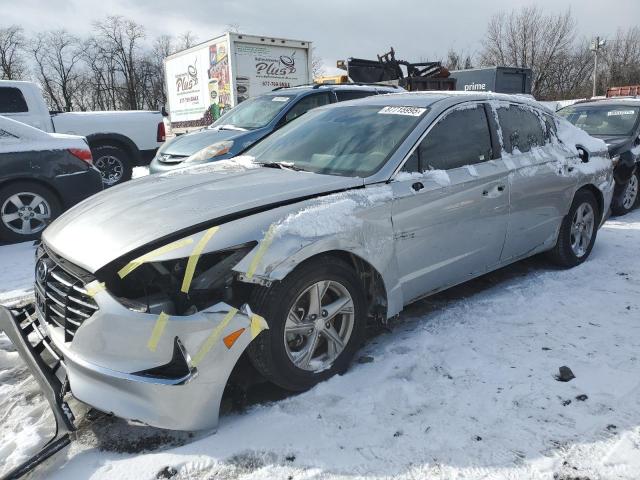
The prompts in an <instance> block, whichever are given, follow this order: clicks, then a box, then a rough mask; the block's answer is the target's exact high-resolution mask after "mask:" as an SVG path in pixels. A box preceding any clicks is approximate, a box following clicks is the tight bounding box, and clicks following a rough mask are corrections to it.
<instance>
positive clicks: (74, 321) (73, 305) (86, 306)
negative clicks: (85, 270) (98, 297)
mask: <svg viewBox="0 0 640 480" xmlns="http://www.w3.org/2000/svg"><path fill="white" fill-rule="evenodd" d="M57 260H58V259H57V258H54V257H53V255H49V254H48V253H47V252H46V251H44V249H41V250H40V251H39V255H38V261H37V262H36V283H35V289H34V290H35V296H36V308H37V311H38V315H39V316H40V318H42V319H44V321H45V322H47V323H50V324H51V325H54V326H57V327H60V328H62V329H63V330H64V334H65V335H64V336H65V342H70V341H71V340H73V337H74V335H75V334H76V331H77V330H78V328H79V327H80V325H82V322H84V321H85V320H86V319H87V318H89V317H91V315H93V314H94V313H95V312H96V311H97V310H98V305H97V304H96V302H95V301H94V300H93V298H92V297H90V296H89V295H88V294H87V291H86V290H85V288H84V287H85V285H86V283H88V282H87V278H80V277H79V276H77V275H75V274H74V273H72V272H71V271H70V269H68V268H66V269H65V268H63V267H62V266H61V265H60V263H59V262H58V261H57ZM65 264H67V262H65ZM67 265H68V264H67ZM85 277H86V276H85Z"/></svg>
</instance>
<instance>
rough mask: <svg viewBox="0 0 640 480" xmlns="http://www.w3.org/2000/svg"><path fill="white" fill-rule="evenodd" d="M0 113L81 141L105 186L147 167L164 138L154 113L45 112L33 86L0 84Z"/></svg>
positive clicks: (159, 117)
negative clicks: (72, 136)
mask: <svg viewBox="0 0 640 480" xmlns="http://www.w3.org/2000/svg"><path fill="white" fill-rule="evenodd" d="M0 115H3V116H5V117H8V118H11V119H13V120H17V121H19V122H22V123H26V124H28V125H31V126H33V127H36V128H39V129H41V130H44V131H45V132H57V133H69V134H75V135H82V136H84V137H86V138H87V141H88V142H89V146H90V147H91V153H92V154H93V164H94V165H95V166H96V167H97V168H98V169H99V170H100V171H101V172H102V180H103V182H104V184H105V186H111V185H115V184H117V183H120V182H123V181H125V180H128V179H130V178H131V172H132V170H133V167H134V166H138V165H147V164H149V162H150V161H151V159H152V158H153V157H154V155H155V153H156V150H157V149H158V147H159V146H160V145H161V144H162V142H164V140H165V124H164V121H163V117H162V114H161V113H160V112H152V111H114V112H68V113H67V112H63V113H51V112H49V109H48V108H47V104H46V103H45V101H44V97H43V96H42V91H41V90H40V87H39V86H38V85H36V84H35V83H33V82H22V81H15V80H0Z"/></svg>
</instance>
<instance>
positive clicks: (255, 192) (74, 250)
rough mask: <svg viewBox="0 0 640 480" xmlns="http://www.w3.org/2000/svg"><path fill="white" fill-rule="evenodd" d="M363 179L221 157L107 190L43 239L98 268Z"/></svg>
mask: <svg viewBox="0 0 640 480" xmlns="http://www.w3.org/2000/svg"><path fill="white" fill-rule="evenodd" d="M223 163H224V165H222V166H221V165H220V164H223ZM231 164H233V166H231V167H230V165H231ZM363 184H364V181H363V179H361V178H351V177H338V176H331V175H320V174H315V173H308V172H295V171H292V170H281V169H277V168H266V167H256V168H245V167H241V166H239V165H238V164H237V163H235V162H233V161H224V162H216V163H214V164H207V165H204V166H199V167H198V166H196V167H191V168H183V169H179V170H177V171H175V172H172V173H168V174H163V175H151V176H148V177H144V178H141V179H138V180H133V181H130V182H127V183H125V184H122V185H119V186H117V187H113V188H110V189H109V190H105V191H104V192H102V193H99V194H97V195H94V196H93V197H91V198H89V199H87V200H85V201H84V202H82V203H80V204H78V205H76V206H75V207H73V208H72V209H71V210H69V211H68V212H66V213H65V214H63V215H62V216H61V217H59V218H58V219H57V220H55V221H54V222H53V223H52V224H51V225H50V226H49V227H48V228H47V229H46V230H45V231H44V233H43V237H42V238H43V241H44V242H45V244H46V245H47V246H48V247H50V248H51V249H53V250H54V252H56V253H58V254H59V255H61V256H62V257H64V258H65V259H67V260H69V261H70V262H72V263H74V264H76V265H77V266H79V267H82V268H84V269H85V270H88V271H90V272H92V273H95V272H96V271H97V270H98V269H100V268H102V267H103V266H105V265H107V264H108V263H110V262H112V261H113V260H116V259H117V258H119V257H121V256H122V255H125V254H127V253H129V252H131V251H132V250H135V249H137V248H140V247H143V246H144V245H146V244H148V243H150V242H152V241H154V240H158V239H161V238H163V237H167V236H170V235H173V234H175V233H176V232H180V231H181V230H184V229H187V228H190V227H194V226H198V225H200V224H205V223H206V222H211V221H215V220H216V219H217V218H220V217H223V216H225V215H230V214H238V213H242V212H243V211H247V210H250V209H255V208H260V207H264V206H270V205H273V204H277V203H279V202H286V201H291V200H295V199H296V198H302V197H308V196H310V195H319V194H323V193H327V192H333V191H338V190H343V189H347V188H353V187H357V186H362V185H363ZM203 228H204V227H203Z"/></svg>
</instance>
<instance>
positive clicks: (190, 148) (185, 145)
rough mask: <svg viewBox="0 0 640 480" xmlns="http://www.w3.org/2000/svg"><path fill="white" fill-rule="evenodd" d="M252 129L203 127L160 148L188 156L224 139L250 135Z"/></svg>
mask: <svg viewBox="0 0 640 480" xmlns="http://www.w3.org/2000/svg"><path fill="white" fill-rule="evenodd" d="M249 133H250V130H220V129H208V128H203V129H202V130H198V131H197V132H192V133H187V134H185V135H180V136H179V137H176V138H174V139H173V140H172V141H170V142H169V143H167V144H166V145H165V146H164V147H162V148H161V149H160V152H159V153H161V154H165V155H175V156H178V157H183V156H184V157H188V156H189V155H193V154H194V153H196V152H198V151H200V150H202V149H203V148H205V147H208V146H209V145H213V144H214V143H217V142H222V141H224V140H237V139H239V138H242V137H244V136H245V135H248V134H249Z"/></svg>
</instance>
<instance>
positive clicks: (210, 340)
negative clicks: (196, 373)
mask: <svg viewBox="0 0 640 480" xmlns="http://www.w3.org/2000/svg"><path fill="white" fill-rule="evenodd" d="M236 313H238V309H237V308H232V309H231V310H229V311H228V312H227V314H226V315H225V316H224V318H223V319H222V321H221V322H220V324H219V325H218V326H217V327H215V328H214V329H213V330H212V331H211V334H210V335H209V336H208V337H207V339H206V340H205V341H204V343H203V344H202V346H201V347H200V349H199V350H198V353H196V354H195V356H194V357H193V366H194V367H197V366H198V365H199V364H200V362H202V360H204V357H206V355H207V353H209V350H211V349H212V348H213V346H214V345H215V344H216V343H217V341H218V340H219V339H220V336H221V335H222V332H223V331H224V329H225V328H227V325H229V323H230V322H231V320H233V317H235V316H236Z"/></svg>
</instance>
